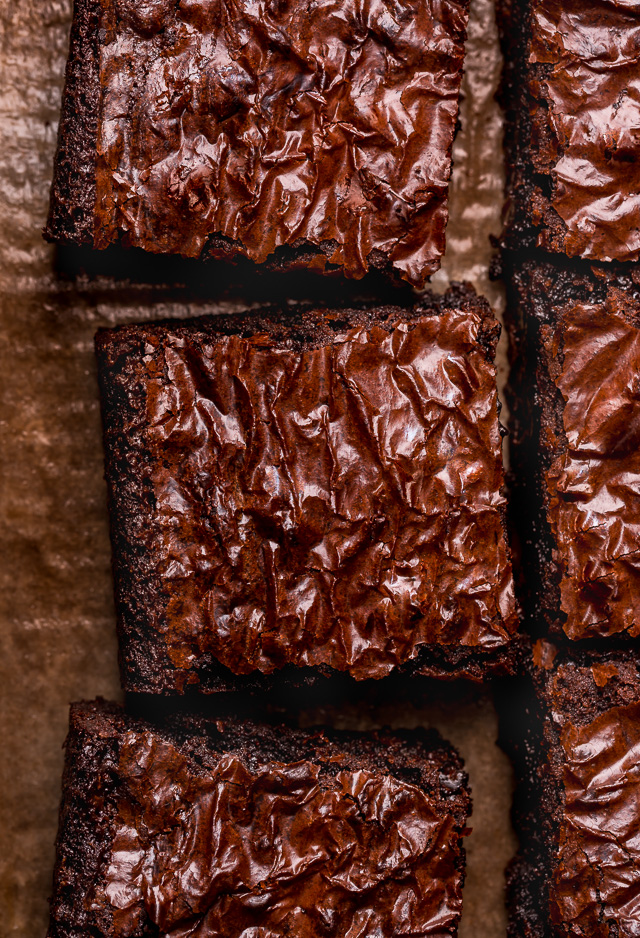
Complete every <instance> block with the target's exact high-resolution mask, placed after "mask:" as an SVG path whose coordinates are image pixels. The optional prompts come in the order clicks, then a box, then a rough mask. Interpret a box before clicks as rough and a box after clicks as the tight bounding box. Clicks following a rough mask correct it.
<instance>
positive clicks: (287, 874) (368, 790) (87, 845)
mask: <svg viewBox="0 0 640 938" xmlns="http://www.w3.org/2000/svg"><path fill="white" fill-rule="evenodd" d="M470 807H471V800H470V795H469V790H468V787H467V777H466V773H465V772H464V770H463V765H462V761H461V759H460V757H459V756H458V754H457V753H456V752H455V750H454V749H453V748H452V747H451V746H450V745H449V744H448V743H445V742H444V741H443V740H442V739H441V738H440V737H439V736H438V734H437V733H436V732H434V731H430V732H426V731H421V730H414V731H405V732H401V733H391V732H389V731H381V732H378V733H367V734H366V735H365V734H355V733H342V732H338V731H333V730H331V731H329V730H314V731H302V730H296V729H291V728H289V727H287V726H269V725H262V726H260V725H254V724H251V723H248V722H246V721H245V722H224V721H215V722H214V721H207V720H204V719H202V718H197V717H188V716H185V715H182V716H176V717H174V718H173V719H172V720H170V721H169V722H168V723H165V724H164V725H163V726H161V727H159V726H157V725H155V724H154V725H152V724H150V723H147V722H145V721H141V720H138V719H134V718H132V717H130V716H127V715H126V714H125V713H124V712H123V711H122V710H120V709H119V708H118V707H116V706H115V705H110V704H105V703H104V702H103V701H95V702H93V703H81V704H75V705H74V706H73V707H72V708H71V728H70V732H69V736H68V739H67V743H66V765H65V773H64V781H63V794H62V807H61V811H60V827H59V833H58V841H57V861H56V869H55V875H54V895H53V900H52V903H51V924H50V927H49V933H48V934H49V938H85V936H86V938H89V936H91V938H98V936H122V938H124V936H132V935H136V936H138V938H146V936H149V938H151V936H156V935H159V934H162V935H165V936H176V938H177V936H178V935H185V934H189V935H196V934H197V935H201V934H202V935H204V934H206V935H211V936H213V935H219V936H224V938H235V936H237V938H240V936H241V935H243V936H246V935H249V934H251V935H258V934H260V935H263V934H264V935H267V934H268V935H270V936H279V935H282V936H283V938H284V936H287V935H295V936H297V938H307V936H309V938H311V936H313V938H316V936H319V935H326V936H333V938H339V936H344V938H346V936H347V935H353V934H354V929H357V930H358V933H359V934H368V935H374V934H376V935H378V934H384V935H391V934H394V935H395V934H405V933H411V934H412V935H427V934H429V935H431V934H433V935H435V934H438V935H445V934H446V935H455V934H457V925H458V921H459V918H460V913H461V909H462V885H463V881H464V871H465V854H464V848H463V845H462V838H463V837H464V836H465V834H467V833H468V830H467V828H466V821H467V817H468V815H469V813H470Z"/></svg>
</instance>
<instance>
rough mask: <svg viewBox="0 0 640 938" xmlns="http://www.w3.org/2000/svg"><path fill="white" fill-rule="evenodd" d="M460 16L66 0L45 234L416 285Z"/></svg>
mask: <svg viewBox="0 0 640 938" xmlns="http://www.w3.org/2000/svg"><path fill="white" fill-rule="evenodd" d="M467 17H468V4H467V0H444V2H435V0H434V2H433V3H431V2H428V3H426V4H424V3H417V2H415V0H402V3H400V4H393V3H386V2H385V3H384V4H382V5H381V6H377V7H371V8H366V9H364V8H360V7H359V6H358V5H357V4H347V5H345V4H344V3H335V4H331V3H329V4H327V3H322V4H312V5H311V6H308V5H307V6H304V5H301V4H299V3H298V0H287V3H285V5H284V6H282V5H280V6H278V7H273V6H271V7H264V8H260V10H258V8H256V7H255V5H251V4H248V3H246V2H245V0H234V3H233V4H231V6H230V5H229V4H226V5H225V4H220V3H218V2H217V0H202V2H197V3H193V2H191V0H189V2H187V0H185V2H182V3H179V4H174V3H169V2H166V0H152V2H150V3H147V4H146V5H145V6H144V7H139V5H136V4H135V3H134V2H132V0H131V2H130V0H119V2H118V3H116V2H115V0H104V2H103V3H102V5H101V7H100V5H99V4H98V3H97V2H93V0H79V2H78V4H77V7H76V13H75V17H74V26H73V30H72V44H71V55H70V60H69V66H68V72H67V83H66V91H65V97H64V103H63V122H62V124H63V126H62V127H61V134H60V141H59V154H58V160H57V165H56V173H55V181H54V187H53V202H52V209H51V214H50V219H49V223H48V226H47V229H46V234H47V236H48V237H50V238H51V239H53V240H62V241H65V242H71V243H76V244H77V243H91V244H93V245H94V246H95V247H99V248H103V247H106V246H107V245H108V244H110V243H112V242H113V241H115V240H119V239H120V237H122V239H123V241H124V242H125V243H126V244H127V245H133V246H137V247H141V248H144V249H145V250H148V251H152V252H154V253H180V254H183V255H187V256H192V257H198V256H217V257H225V258H232V257H233V256H235V255H236V254H243V255H246V256H247V257H249V258H250V259H252V260H254V261H258V262H260V263H264V262H267V261H268V262H269V263H270V264H272V265H275V266H276V267H288V266H294V267H297V266H311V267H315V268H320V269H323V268H325V267H328V268H335V267H340V268H342V269H343V270H344V272H345V273H346V274H348V275H350V276H354V277H361V276H363V274H364V273H365V272H366V271H367V270H368V269H369V268H382V269H386V270H388V271H389V272H392V273H394V274H396V275H399V276H401V277H403V278H404V279H406V280H408V281H409V282H411V283H413V284H416V285H421V284H423V283H424V281H425V278H426V277H428V276H429V275H430V274H431V273H433V272H434V271H435V270H437V269H438V267H439V264H440V256H441V255H442V252H443V250H444V237H445V236H444V230H445V226H446V221H447V211H448V210H447V193H448V181H449V175H450V170H451V148H452V144H453V137H454V132H455V127H456V121H457V113H458V95H459V88H460V81H461V77H462V62H463V56H464V39H465V35H466V23H467ZM89 21H90V22H91V23H93V27H94V29H93V33H92V31H91V29H90V28H88V25H87V24H88V22H89ZM86 62H91V63H92V64H91V67H88V66H87V64H86ZM96 62H97V65H96ZM194 68H195V70H194ZM194 75H197V78H195V77H194ZM85 89H88V91H85ZM87 101H89V102H90V104H91V107H89V108H87V107H86V103H87ZM92 108H93V109H92ZM76 110H77V111H78V122H77V125H73V113H74V111H76ZM91 145H92V146H93V147H94V152H93V154H92V158H91V160H89V161H88V162H87V161H86V160H85V159H84V157H85V156H86V150H87V146H91ZM96 153H97V159H96ZM82 165H84V167H85V168H84V169H82V170H81V171H82V173H83V174H84V175H86V174H87V173H89V170H91V173H92V174H93V185H92V186H91V185H88V184H85V181H84V180H83V185H82V186H80V187H79V186H78V185H77V183H76V180H75V172H76V171H77V170H78V168H79V167H81V166H82ZM91 200H93V205H91V204H90V203H91ZM89 213H90V216H91V218H92V219H93V223H92V226H90V225H89V224H88V220H89Z"/></svg>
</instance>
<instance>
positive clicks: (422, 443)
mask: <svg viewBox="0 0 640 938" xmlns="http://www.w3.org/2000/svg"><path fill="white" fill-rule="evenodd" d="M498 334H499V325H498V323H497V322H496V320H495V319H494V318H493V315H492V313H491V310H490V308H489V306H488V304H487V303H486V301H484V300H482V299H480V298H478V297H477V296H476V294H475V293H474V292H473V291H472V290H471V289H470V288H467V287H458V288H456V289H453V290H451V291H449V292H448V293H447V294H446V296H443V297H442V296H441V297H438V296H435V295H426V296H425V297H424V298H423V299H422V300H421V302H420V303H419V305H417V306H415V307H414V308H413V309H400V308H392V307H382V308H375V309H369V308H365V307H362V308H360V309H357V308H356V309H343V310H340V311H327V310H324V311H323V310H317V309H306V310H301V309H298V310H297V311H294V310H291V309H289V310H285V311H278V310H273V309H272V310H263V311H262V312H257V313H254V314H249V315H242V316H231V317H206V316H202V317H199V318H198V319H195V320H191V321H173V322H167V323H162V324H150V325H149V324H144V325H131V326H125V327H120V328H117V329H113V330H104V331H101V332H99V333H98V336H97V340H96V344H97V354H98V369H99V379H100V386H101V397H102V407H103V417H104V428H105V450H106V476H107V482H108V490H109V500H110V511H111V530H112V542H113V553H114V570H115V583H116V599H117V606H118V617H119V635H120V656H121V668H122V678H123V684H124V687H125V688H126V689H127V690H131V691H145V692H167V691H178V692H183V691H184V690H185V688H187V687H189V686H196V687H197V688H198V689H200V690H205V691H212V690H220V689H225V688H227V689H228V688H229V687H235V688H237V687H246V686H248V683H251V682H252V680H254V679H256V678H261V677H262V678H265V677H266V678H268V676H269V675H274V674H275V672H280V676H282V675H283V674H291V673H292V672H293V673H294V674H297V675H298V676H300V675H301V674H304V675H305V677H309V678H312V677H314V676H315V677H317V676H318V675H320V674H325V675H326V674H330V673H336V672H339V671H342V672H348V673H349V674H350V675H351V676H352V677H354V678H356V679H358V680H361V679H367V678H381V677H384V676H385V675H387V674H389V673H390V672H391V671H392V670H394V669H396V668H398V667H402V666H404V667H406V668H407V670H409V671H411V673H419V674H425V675H434V674H435V675H438V676H450V677H459V676H468V677H472V678H475V679H482V677H483V676H484V675H485V674H486V673H487V672H488V671H490V670H509V669H511V668H512V667H513V664H514V659H513V656H514V654H515V650H514V646H515V642H514V640H513V636H514V633H516V630H517V625H518V621H517V615H516V609H515V605H514V598H513V584H512V574H511V564H510V558H509V549H508V544H507V539H506V536H505V529H504V512H505V500H504V496H503V494H502V486H503V469H502V455H501V436H500V426H499V422H498V400H497V393H496V378H495V367H494V363H493V357H494V354H495V346H496V342H497V338H498ZM283 669H284V671H283ZM279 679H280V678H278V680H279ZM266 683H267V684H268V685H269V686H271V683H272V682H271V681H269V680H267V682H266Z"/></svg>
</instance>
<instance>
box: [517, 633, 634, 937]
mask: <svg viewBox="0 0 640 938" xmlns="http://www.w3.org/2000/svg"><path fill="white" fill-rule="evenodd" d="M636 658H637V656H636V655H635V654H634V653H633V652H632V651H630V650H623V651H620V650H617V651H606V652H597V651H594V650H592V651H590V652H587V651H584V650H579V649H575V648H572V649H570V650H568V649H563V650H558V649H557V648H555V647H554V646H552V645H550V644H548V643H545V642H543V641H540V642H539V643H537V644H536V646H535V647H534V655H533V661H532V690H531V692H530V693H529V695H528V696H527V695H526V694H523V695H522V704H523V706H522V708H521V709H520V710H518V709H517V708H516V707H514V699H513V697H512V698H511V699H510V700H509V701H506V700H505V701H504V706H505V708H507V707H508V710H509V712H507V710H506V709H505V710H504V714H503V716H504V725H503V737H504V739H505V742H506V744H507V748H508V750H509V751H510V754H511V755H512V756H515V762H516V769H517V775H518V776H519V784H518V789H517V793H516V798H515V806H514V823H515V826H516V829H517V831H518V834H519V838H520V843H521V847H520V852H519V855H518V857H517V859H516V860H515V862H514V863H513V864H512V866H511V868H510V870H509V873H508V901H509V909H510V926H509V935H510V938H570V936H583V935H584V936H587V935H588V936H589V938H633V936H635V935H636V934H637V922H638V915H639V914H640V906H639V902H638V893H639V887H640V849H639V847H638V838H637V831H638V825H639V823H640V776H639V773H638V751H639V749H640V731H639V727H640V672H639V669H638V663H637V660H636ZM523 729H524V730H525V732H523Z"/></svg>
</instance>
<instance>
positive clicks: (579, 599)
mask: <svg viewBox="0 0 640 938" xmlns="http://www.w3.org/2000/svg"><path fill="white" fill-rule="evenodd" d="M505 269H506V273H507V280H508V282H509V283H510V289H511V296H510V304H509V305H510V326H509V327H510V330H511V333H512V338H513V356H514V362H513V368H512V374H511V379H510V390H509V395H510V408H511V412H512V439H511V451H512V466H513V476H514V480H515V486H514V498H513V504H512V508H511V510H512V514H513V518H514V522H515V523H516V524H517V526H518V527H519V529H520V532H521V534H522V535H523V554H524V557H525V567H527V568H529V569H534V570H535V575H534V576H532V577H530V578H529V583H530V586H529V590H528V596H527V597H526V604H527V607H528V613H529V616H530V618H531V619H532V621H533V624H534V626H535V627H536V628H538V629H539V630H541V631H542V633H543V634H549V632H551V633H554V632H555V633H557V634H560V632H561V630H562V629H563V630H564V631H565V632H566V634H567V635H568V636H569V637H571V638H573V639H584V638H601V637H605V636H612V635H627V636H635V635H637V634H638V632H639V630H640V623H639V622H638V621H637V617H636V613H635V609H636V606H637V599H638V596H640V581H639V580H638V577H637V575H636V556H635V546H634V543H635V536H634V531H635V526H636V524H637V518H638V515H639V510H638V505H637V502H638V499H637V495H636V483H635V482H634V480H635V479H636V477H637V475H638V469H637V465H636V464H637V455H636V450H637V445H636V439H635V426H636V421H637V419H638V413H639V407H638V395H637V392H636V389H635V382H636V373H637V365H636V363H635V358H634V354H635V348H636V343H637V341H638V335H639V333H638V326H639V324H640V289H639V287H638V284H637V282H636V279H637V278H636V275H635V273H634V272H633V271H632V270H629V271H624V270H622V269H618V270H610V269H605V268H589V267H588V266H577V265H575V264H572V263H564V262H555V261H551V260H546V259H544V258H537V259H532V258H527V259H525V258H523V257H522V256H520V255H511V256H508V257H507V258H506V264H505ZM634 278H635V279H634ZM532 494H533V495H534V496H535V497H532Z"/></svg>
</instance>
